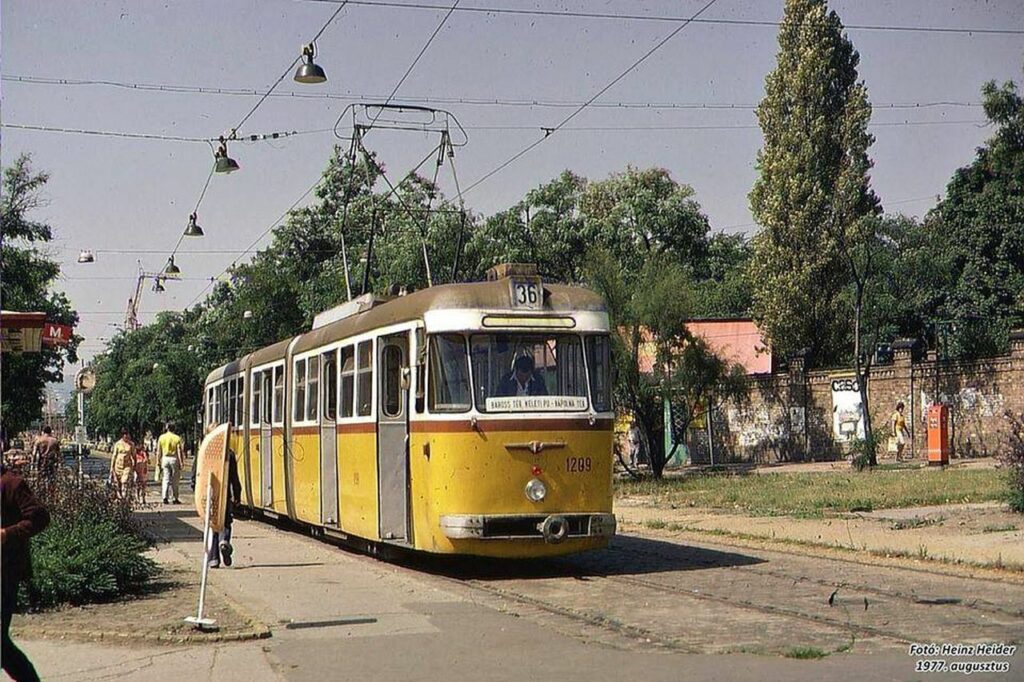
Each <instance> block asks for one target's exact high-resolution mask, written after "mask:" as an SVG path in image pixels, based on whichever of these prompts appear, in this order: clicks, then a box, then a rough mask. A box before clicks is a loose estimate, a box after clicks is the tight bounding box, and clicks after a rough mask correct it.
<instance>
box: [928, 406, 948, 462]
mask: <svg viewBox="0 0 1024 682" xmlns="http://www.w3.org/2000/svg"><path fill="white" fill-rule="evenodd" d="M947 464H949V407H947V406H946V405H943V404H942V403H932V404H931V405H930V406H929V407H928V466H946V465H947Z"/></svg>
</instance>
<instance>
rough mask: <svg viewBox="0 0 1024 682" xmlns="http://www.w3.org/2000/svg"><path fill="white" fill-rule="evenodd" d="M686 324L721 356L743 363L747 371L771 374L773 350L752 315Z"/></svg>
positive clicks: (749, 372)
mask: <svg viewBox="0 0 1024 682" xmlns="http://www.w3.org/2000/svg"><path fill="white" fill-rule="evenodd" d="M686 326H687V327H688V328H689V329H690V332H691V333H692V334H693V335H694V336H699V337H701V338H702V339H704V341H706V342H707V344H708V346H710V347H711V350H713V351H714V352H715V354H716V355H718V356H719V357H722V358H725V359H726V360H730V361H732V362H735V363H738V364H740V365H742V366H743V367H744V368H745V369H746V370H747V374H770V373H771V371H772V352H771V349H770V348H768V344H766V343H765V341H764V338H763V337H762V336H761V331H760V330H759V329H758V328H757V325H756V324H755V323H754V321H753V320H751V319H749V318H721V319H706V320H693V321H691V322H687V323H686Z"/></svg>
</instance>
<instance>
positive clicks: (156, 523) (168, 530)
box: [139, 508, 203, 542]
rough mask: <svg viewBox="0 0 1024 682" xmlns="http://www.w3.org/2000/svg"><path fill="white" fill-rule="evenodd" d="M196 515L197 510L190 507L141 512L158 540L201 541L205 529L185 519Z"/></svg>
mask: <svg viewBox="0 0 1024 682" xmlns="http://www.w3.org/2000/svg"><path fill="white" fill-rule="evenodd" d="M195 516H196V513H195V511H194V510H191V509H188V508H180V509H175V508H171V509H166V508H165V509H159V510H151V511H144V512H142V513H140V514H139V519H140V520H141V521H142V523H143V524H144V526H145V528H146V530H147V531H148V532H149V533H151V534H152V535H153V537H154V538H156V540H157V541H158V542H181V541H183V540H187V541H199V542H201V541H202V539H203V531H202V530H200V529H199V528H196V527H195V526H193V525H192V524H190V523H188V522H186V521H184V520H183V519H186V518H195Z"/></svg>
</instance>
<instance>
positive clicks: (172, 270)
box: [164, 256, 181, 277]
mask: <svg viewBox="0 0 1024 682" xmlns="http://www.w3.org/2000/svg"><path fill="white" fill-rule="evenodd" d="M164 276H165V277H180V276H181V268H179V267H178V266H177V265H175V264H174V256H171V257H170V258H168V259H167V266H166V267H165V268H164Z"/></svg>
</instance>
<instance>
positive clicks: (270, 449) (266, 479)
mask: <svg viewBox="0 0 1024 682" xmlns="http://www.w3.org/2000/svg"><path fill="white" fill-rule="evenodd" d="M278 371H280V370H278V368H274V369H273V370H269V369H267V370H264V371H263V372H262V373H261V375H262V380H261V381H262V383H263V385H262V387H261V389H262V390H261V391H260V402H261V403H262V404H261V405H260V412H261V413H262V415H263V416H262V418H261V419H260V473H261V475H260V491H261V492H260V504H261V505H262V506H264V507H271V506H273V504H274V443H273V435H272V434H273V426H272V419H273V418H274V416H275V415H274V412H273V405H274V373H276V372H278Z"/></svg>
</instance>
